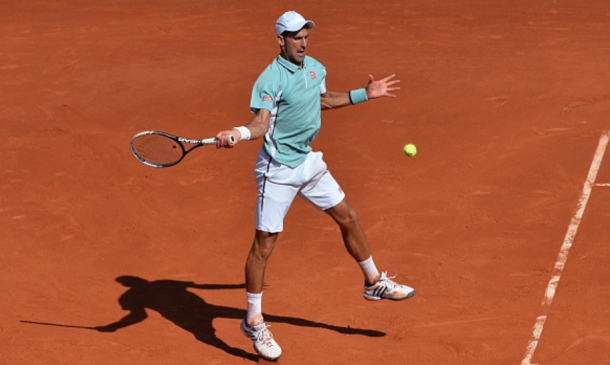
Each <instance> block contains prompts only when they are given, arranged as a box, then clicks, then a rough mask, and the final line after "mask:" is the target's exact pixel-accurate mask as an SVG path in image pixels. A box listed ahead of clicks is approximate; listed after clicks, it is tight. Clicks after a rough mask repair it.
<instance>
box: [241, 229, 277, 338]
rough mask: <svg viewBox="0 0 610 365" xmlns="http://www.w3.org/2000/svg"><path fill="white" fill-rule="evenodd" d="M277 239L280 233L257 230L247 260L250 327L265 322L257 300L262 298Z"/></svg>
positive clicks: (248, 321) (248, 319)
mask: <svg viewBox="0 0 610 365" xmlns="http://www.w3.org/2000/svg"><path fill="white" fill-rule="evenodd" d="M277 238H278V233H269V232H263V231H259V230H257V231H256V235H255V237H254V242H253V243H252V248H251V249H250V254H249V255H248V259H247V260H246V292H247V294H249V298H248V299H249V300H248V315H247V317H246V319H247V321H246V323H247V324H248V326H250V327H252V326H254V325H257V324H260V323H262V322H264V321H263V316H262V314H261V309H260V305H257V303H256V302H257V300H256V298H257V297H260V296H262V293H263V285H264V281H265V268H266V267H267V260H268V259H269V256H271V253H272V252H273V248H274V247H275V242H276V241H277ZM259 294H260V295H259ZM255 295H256V296H255Z"/></svg>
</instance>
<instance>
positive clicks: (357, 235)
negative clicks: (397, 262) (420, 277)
mask: <svg viewBox="0 0 610 365" xmlns="http://www.w3.org/2000/svg"><path fill="white" fill-rule="evenodd" d="M325 212H326V213H328V215H330V216H331V217H332V218H333V219H334V220H335V222H337V224H338V225H339V227H340V229H341V234H342V235H343V242H344V243H345V247H346V248H347V251H348V252H349V253H350V255H351V256H352V257H353V258H354V259H355V260H356V261H357V262H358V265H359V266H360V269H362V273H363V274H364V277H365V282H364V298H365V299H368V300H381V299H391V300H402V299H407V298H411V297H412V296H413V295H415V290H414V289H413V288H411V287H408V286H406V285H400V284H398V283H396V282H394V281H392V279H393V278H388V276H387V274H386V272H382V273H381V274H380V273H379V271H378V270H377V268H376V267H375V263H374V262H373V257H372V256H371V251H370V248H369V243H368V241H367V239H366V236H365V235H364V232H363V231H362V228H361V227H360V223H359V222H358V216H357V214H356V211H355V210H354V208H352V206H351V205H349V203H348V202H347V200H345V199H344V200H343V201H341V203H339V204H337V205H336V206H334V207H332V208H329V209H326V210H325Z"/></svg>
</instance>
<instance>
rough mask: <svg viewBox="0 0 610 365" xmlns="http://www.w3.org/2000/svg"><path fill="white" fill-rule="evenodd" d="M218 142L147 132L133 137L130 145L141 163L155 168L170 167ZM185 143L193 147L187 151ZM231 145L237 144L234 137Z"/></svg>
mask: <svg viewBox="0 0 610 365" xmlns="http://www.w3.org/2000/svg"><path fill="white" fill-rule="evenodd" d="M216 142H218V140H217V139H216V138H208V139H187V138H182V137H176V136H173V135H171V134H169V133H164V132H158V131H146V132H141V133H138V134H136V135H135V136H133V138H132V139H131V142H130V145H131V152H132V153H133V155H134V156H136V158H137V159H138V160H140V162H142V163H145V164H146V165H148V166H153V167H170V166H174V165H175V164H177V163H178V162H180V161H182V159H183V158H184V156H186V154H187V153H189V152H191V151H192V150H194V149H195V148H197V147H201V146H212V145H215V144H216ZM185 143H188V144H191V145H193V146H192V147H190V148H189V149H186V148H185V145H184V144H185ZM231 143H235V138H234V137H233V136H231ZM187 147H188V145H187Z"/></svg>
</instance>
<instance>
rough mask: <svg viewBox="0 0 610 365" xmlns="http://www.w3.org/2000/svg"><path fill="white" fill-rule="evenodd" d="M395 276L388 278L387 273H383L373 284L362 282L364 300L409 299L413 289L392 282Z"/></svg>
mask: <svg viewBox="0 0 610 365" xmlns="http://www.w3.org/2000/svg"><path fill="white" fill-rule="evenodd" d="M395 277H396V276H392V277H391V278H388V276H387V272H386V271H384V272H382V273H381V276H380V277H379V281H377V282H376V283H375V284H372V285H371V284H369V283H367V282H366V280H365V281H364V299H367V300H381V299H390V300H403V299H408V298H411V297H412V296H414V295H415V289H413V288H411V287H408V286H406V285H400V284H398V283H395V282H393V281H392V280H391V279H394V278H395Z"/></svg>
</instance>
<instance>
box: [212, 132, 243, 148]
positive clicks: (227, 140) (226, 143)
mask: <svg viewBox="0 0 610 365" xmlns="http://www.w3.org/2000/svg"><path fill="white" fill-rule="evenodd" d="M231 136H233V142H231ZM240 138H241V133H240V132H239V131H238V130H236V129H232V130H228V131H222V132H220V133H218V134H217V135H216V139H217V140H218V142H216V148H223V147H224V148H233V147H235V145H236V144H237V142H238V141H239V139H240Z"/></svg>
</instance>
